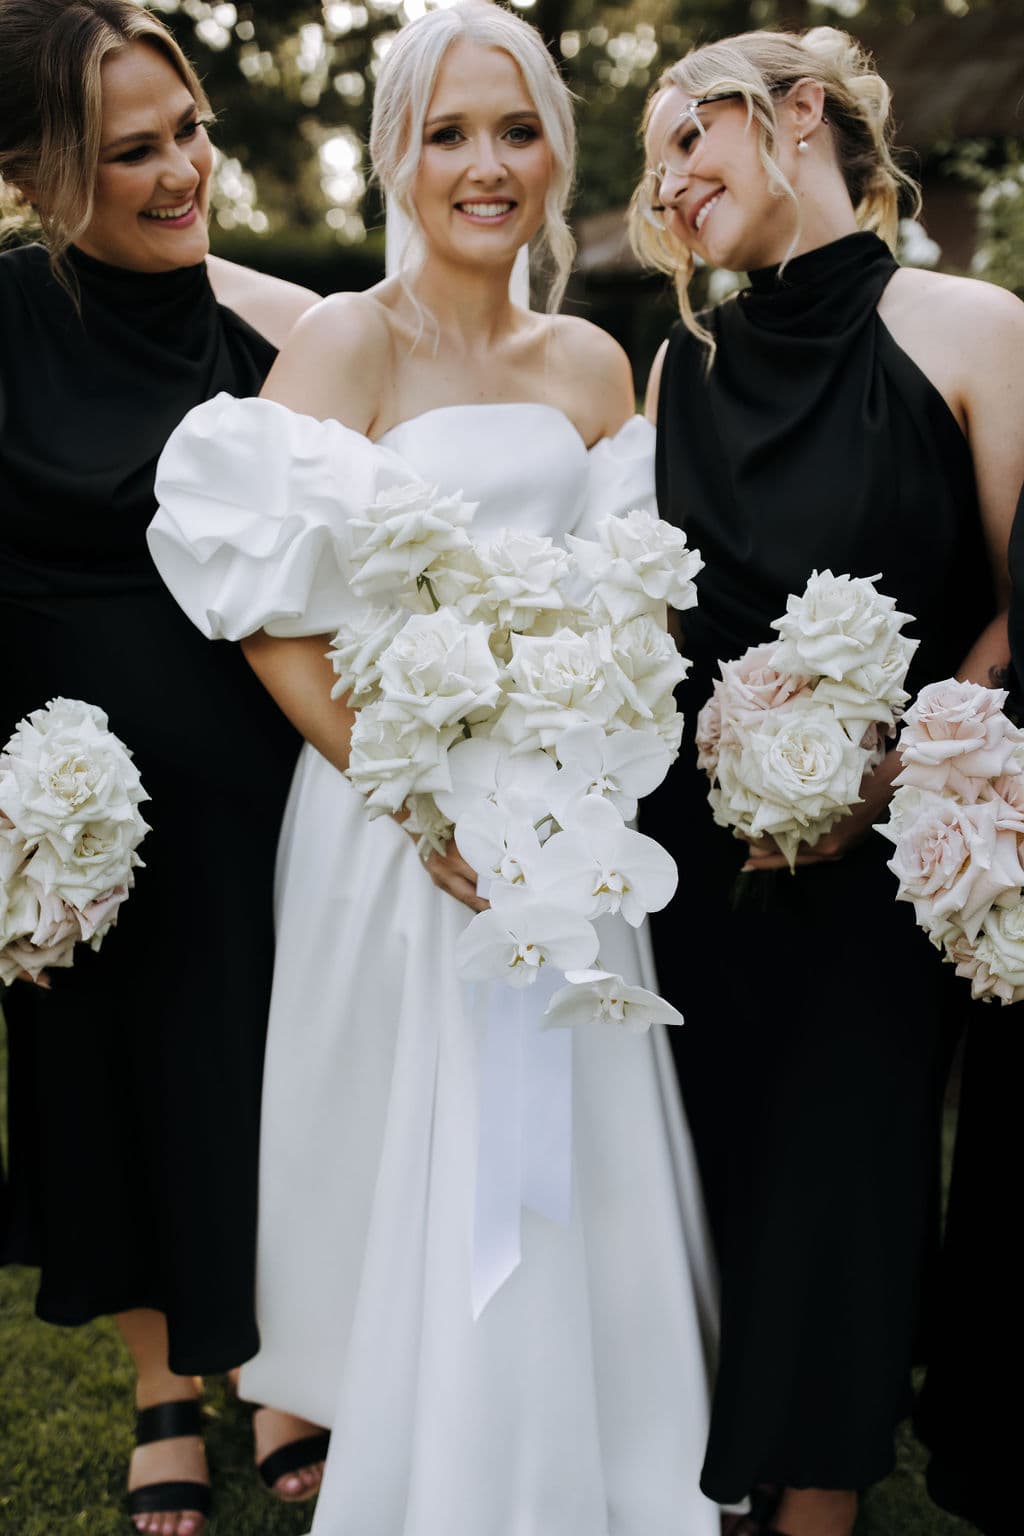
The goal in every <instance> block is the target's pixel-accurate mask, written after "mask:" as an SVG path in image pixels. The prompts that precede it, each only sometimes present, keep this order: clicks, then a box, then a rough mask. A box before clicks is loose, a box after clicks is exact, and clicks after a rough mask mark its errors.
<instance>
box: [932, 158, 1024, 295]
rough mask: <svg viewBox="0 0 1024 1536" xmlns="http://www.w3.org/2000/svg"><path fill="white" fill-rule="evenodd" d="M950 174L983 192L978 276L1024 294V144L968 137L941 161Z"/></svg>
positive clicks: (975, 266) (975, 272) (976, 260)
mask: <svg viewBox="0 0 1024 1536" xmlns="http://www.w3.org/2000/svg"><path fill="white" fill-rule="evenodd" d="M940 163H941V165H942V169H943V171H944V173H945V174H946V175H947V176H955V177H957V178H959V179H960V180H961V181H965V182H967V183H968V185H970V186H972V187H976V188H977V191H978V203H977V207H978V235H977V245H976V249H975V254H974V260H973V261H972V263H971V271H972V273H973V275H974V276H975V277H983V278H985V279H986V280H987V281H988V282H991V283H998V284H1000V286H1001V287H1003V288H1013V289H1016V290H1017V292H1018V293H1021V294H1024V150H1022V147H1021V143H1020V140H1012V139H1011V140H991V139H965V140H962V141H961V142H960V143H959V144H956V145H951V146H948V147H947V148H946V150H945V152H944V154H943V155H942V156H941V157H940Z"/></svg>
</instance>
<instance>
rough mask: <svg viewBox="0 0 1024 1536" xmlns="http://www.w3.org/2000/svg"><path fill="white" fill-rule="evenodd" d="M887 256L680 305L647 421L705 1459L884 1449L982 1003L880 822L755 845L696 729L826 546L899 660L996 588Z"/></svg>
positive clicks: (652, 825) (929, 669)
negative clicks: (703, 1318) (662, 556)
mask: <svg viewBox="0 0 1024 1536" xmlns="http://www.w3.org/2000/svg"><path fill="white" fill-rule="evenodd" d="M895 270H896V267H895V263H894V262H893V260H892V258H891V256H890V255H889V252H888V251H887V249H886V247H885V246H884V245H883V244H882V242H881V241H880V240H878V239H877V238H876V237H875V236H874V235H871V234H867V233H860V234H855V235H850V236H847V237H846V238H844V239H842V240H838V241H836V242H834V243H833V244H831V245H828V246H825V247H823V248H821V249H819V250H816V251H812V252H810V253H808V254H806V255H804V256H800V257H798V258H796V259H795V260H793V261H791V262H790V263H789V264H788V266H787V267H786V269H785V272H784V274H783V276H782V277H781V278H780V277H779V276H778V274H777V270H776V269H774V268H772V269H770V270H765V271H762V272H755V273H753V274H751V279H752V287H751V289H750V290H749V291H748V292H747V293H746V294H744V295H743V296H741V297H740V298H738V299H736V300H733V301H731V302H728V303H726V304H724V305H722V306H721V307H720V308H719V309H718V310H716V311H714V312H713V313H712V315H711V316H710V320H709V324H710V326H711V329H712V330H713V332H714V334H715V336H716V338H717V342H718V353H717V356H716V358H715V361H714V364H713V366H712V368H711V370H710V372H707V371H706V367H705V359H706V355H707V354H706V349H705V348H704V347H703V346H702V345H701V344H700V343H698V342H697V341H696V340H695V339H694V338H693V337H692V336H691V335H690V334H689V333H688V332H687V331H686V330H685V329H683V328H682V327H681V326H677V327H676V328H675V329H674V331H673V333H672V335H671V338H670V341H669V346H668V351H667V355H666V358H665V365H664V373H663V378H662V385H661V397H660V406H659V422H658V449H657V478H658V501H659V507H660V511H661V514H662V516H663V517H665V518H667V519H669V520H670V521H672V522H675V523H679V524H682V525H683V526H685V527H686V529H687V533H688V535H689V539H690V542H691V543H692V544H695V545H697V546H698V547H699V548H700V550H701V552H702V554H703V557H704V560H705V562H706V565H705V569H704V570H703V571H702V572H701V574H700V576H699V577H698V581H697V585H698V592H699V599H700V601H699V606H698V607H697V608H696V609H695V610H693V611H692V612H689V613H687V614H685V615H684V631H685V647H684V649H685V651H686V653H687V655H689V656H690V657H692V658H693V663H694V665H693V669H692V672H691V674H690V677H689V679H688V681H687V683H686V684H685V685H684V688H683V697H682V707H683V709H684V710H685V713H686V718H687V734H686V737H685V738H684V743H683V749H682V754H681V757H680V759H679V762H678V763H677V764H676V766H675V768H674V770H673V772H672V773H671V774H670V776H669V778H668V779H667V780H666V782H665V784H664V785H663V786H662V787H661V789H660V790H659V791H658V793H657V794H656V795H655V796H652V797H651V799H650V800H649V801H647V802H645V805H646V815H645V817H644V825H645V827H646V829H647V831H649V832H653V833H654V834H655V835H656V836H657V837H659V838H660V839H662V840H663V841H664V842H665V843H666V844H667V845H668V846H669V848H670V850H671V851H672V852H673V853H674V854H675V856H676V859H677V862H678V864H679V868H680V875H681V879H680V888H679V893H678V895H677V897H676V899H675V901H674V902H673V904H672V905H671V906H670V908H669V909H668V910H667V911H666V912H664V913H662V914H660V915H659V917H658V918H657V919H656V920H655V923H654V940H655V954H656V960H657V965H658V972H659V978H660V981H661V986H662V990H663V991H664V993H665V995H666V996H667V997H669V998H670V999H671V1000H672V1002H674V1003H675V1004H676V1005H677V1006H678V1007H680V1008H681V1009H682V1011H683V1013H684V1014H685V1016H686V1026H685V1028H683V1029H680V1030H673V1031H671V1034H672V1037H673V1042H672V1043H673V1049H674V1051H675V1055H676V1062H677V1067H678V1071H679V1077H680V1082H681V1085H682V1090H683V1095H684V1098H685V1102H686V1108H687V1113H688V1115H689V1119H690V1125H691V1128H692V1131H693V1136H694V1140H695V1143H696V1148H697V1155H698V1161H699V1164H700V1168H701V1173H702V1176H703V1178H704V1182H705V1188H706V1193H707V1199H708V1206H709V1214H710V1219H711V1224H712V1229H713V1234H714V1238H715V1243H716V1249H717V1252H718V1257H719V1263H720V1271H721V1282H722V1297H721V1299H722V1339H721V1357H720V1368H719V1375H718V1381H717V1386H716V1392H715V1397H714V1403H713V1409H712V1423H711V1435H710V1442H709V1447H708V1453H707V1460H706V1463H705V1468H704V1476H703V1487H704V1489H705V1491H706V1492H707V1493H708V1494H709V1495H710V1496H711V1497H712V1498H715V1499H718V1500H721V1501H723V1502H731V1501H732V1500H735V1499H738V1498H740V1497H741V1496H742V1495H744V1494H746V1493H747V1492H748V1490H749V1489H750V1488H751V1487H752V1486H753V1485H754V1484H756V1483H758V1482H761V1481H770V1482H776V1483H783V1484H786V1485H789V1486H795V1487H819V1488H848V1489H853V1488H861V1487H864V1486H866V1485H867V1484H869V1483H872V1482H874V1481H876V1480H877V1479H879V1478H881V1477H883V1476H884V1475H885V1474H886V1473H887V1472H888V1471H889V1470H890V1468H891V1466H892V1456H893V1451H892V1432H893V1428H894V1426H895V1424H896V1422H897V1421H898V1420H899V1419H900V1417H901V1416H902V1415H903V1414H904V1412H905V1411H906V1410H907V1409H908V1407H909V1366H910V1362H911V1353H912V1347H913V1337H914V1331H915V1323H916V1319H917V1317H918V1312H919V1301H920V1290H921V1281H922V1274H923V1269H924V1265H923V1260H924V1258H925V1256H926V1254H927V1251H928V1247H929V1243H930V1242H932V1241H933V1240H934V1236H935V1231H936V1216H937V1151H938V1132H939V1110H940V1100H941V1086H942V1079H943V1075H944V1071H945V1066H946V1060H947V1052H948V1040H949V1037H950V1035H951V1033H952V1032H953V1031H954V1030H955V1029H956V1028H957V1027H958V1023H957V1021H958V1016H959V1015H960V1014H962V1012H963V1009H964V1008H965V1006H966V1002H965V997H964V991H963V984H962V983H959V982H958V981H957V980H956V978H955V977H954V975H953V971H952V967H948V966H943V965H942V964H941V963H940V962H939V957H938V956H937V954H936V953H935V951H934V950H933V949H932V948H931V946H930V945H929V943H928V940H927V939H926V937H925V936H924V934H923V933H921V932H920V931H918V929H917V928H916V927H915V925H914V920H913V912H912V910H911V908H910V907H909V905H899V906H898V905H897V904H896V903H895V901H894V899H893V898H894V895H895V890H896V886H895V881H894V880H893V879H892V877H891V876H890V875H889V873H888V871H887V870H886V868H885V863H886V858H887V856H888V854H889V852H890V847H889V845H888V844H887V843H885V842H884V841H883V840H882V839H881V838H880V837H879V836H877V835H876V834H869V836H868V837H867V839H866V840H865V841H864V842H863V843H862V844H861V845H860V846H858V847H857V848H855V849H853V850H851V851H850V852H849V853H848V854H847V855H846V856H845V857H844V858H843V859H842V860H841V861H840V862H838V863H836V864H822V865H817V866H808V867H807V868H804V869H801V870H799V871H798V873H797V874H796V876H795V877H794V876H790V875H789V873H788V872H786V871H783V872H782V873H781V874H778V875H771V874H768V875H763V874H762V875H759V876H757V879H756V881H755V882H754V883H753V885H752V886H750V887H749V888H748V899H744V900H741V901H740V903H739V905H737V906H735V907H734V904H733V900H732V897H733V888H734V883H735V879H736V874H737V872H738V870H739V866H740V864H741V863H742V861H743V858H744V853H745V844H742V843H741V842H739V841H738V840H736V839H734V838H733V837H732V836H731V834H730V833H729V832H728V831H727V830H724V829H722V828H720V827H716V826H715V824H714V822H713V821H712V816H711V811H710V809H709V807H708V805H707V781H706V779H705V777H704V775H703V773H701V772H700V771H699V770H698V769H697V767H696V762H695V751H694V743H693V729H694V722H695V719H696V715H697V712H698V710H699V708H700V707H701V705H702V704H703V703H704V702H705V700H706V699H707V697H708V695H709V694H710V692H711V684H712V679H713V678H714V676H715V675H716V671H717V662H718V660H719V658H730V657H735V656H739V655H740V654H741V653H742V652H743V651H744V650H745V649H746V647H747V646H749V645H752V644H754V643H757V642H761V641H765V640H770V639H772V638H773V632H772V631H771V630H770V629H769V623H770V621H771V620H772V619H773V618H775V617H777V616H778V615H779V614H781V613H782V612H783V611H784V609H785V602H786V595H787V593H789V592H799V591H800V590H802V588H803V586H804V584H805V582H806V580H807V577H808V576H809V575H810V573H811V571H812V570H813V569H814V568H815V567H816V568H817V569H819V570H821V569H824V568H826V567H830V568H831V569H832V570H833V571H834V572H836V573H837V574H839V573H841V572H849V573H851V574H853V575H858V576H872V575H874V574H876V573H878V572H880V573H881V578H882V579H881V581H880V583H879V586H880V589H881V590H882V591H883V592H885V593H888V594H891V595H892V596H893V597H895V598H896V599H897V602H898V606H899V607H900V608H901V609H903V610H904V611H908V612H910V613H912V614H915V615H916V616H917V623H916V624H915V625H914V626H912V627H911V628H910V633H912V634H914V635H917V636H918V637H920V640H921V644H920V648H919V650H918V652H917V654H916V656H915V658H914V663H913V668H912V674H911V677H910V680H909V684H908V686H909V687H910V688H911V689H913V690H916V689H917V688H919V687H920V686H921V685H922V684H923V683H924V682H926V681H928V680H930V679H935V678H940V677H945V676H947V675H949V674H950V673H952V672H953V671H955V669H956V667H957V666H958V665H959V663H960V661H961V660H962V658H963V656H964V654H965V653H966V651H967V650H968V648H969V646H970V644H971V642H972V641H973V640H974V638H975V637H976V635H977V634H978V633H979V631H980V630H981V629H982V628H983V627H984V626H985V624H986V623H987V622H988V620H989V618H990V617H991V614H992V612H993V611H994V598H993V592H992V582H991V577H990V574H989V571H988V568H987V564H986V558H985V551H984V546H983V539H982V533H981V527H980V522H979V514H978V506H977V498H976V493H975V486H974V477H973V472H972V464H971V458H970V454H969V451H968V448H967V444H966V442H965V440H964V437H963V435H962V433H961V432H960V430H959V428H958V426H957V423H956V421H955V419H954V417H953V416H952V414H951V412H950V410H949V408H948V407H947V405H946V404H945V402H944V401H943V400H942V398H941V396H940V395H939V394H938V393H937V391H936V390H935V389H934V388H933V387H932V385H931V384H930V383H929V382H928V380H927V379H926V378H925V377H924V375H923V374H922V373H921V372H920V370H919V369H918V368H917V366H916V365H915V364H914V363H913V362H912V361H911V359H910V358H909V357H908V356H907V355H906V353H904V352H903V351H901V349H900V348H899V347H898V346H897V345H896V343H895V341H894V340H893V339H892V337H891V335H890V334H889V332H888V331H887V330H886V328H885V326H884V325H883V324H882V322H881V321H880V320H879V319H878V316H877V314H876V306H877V303H878V300H879V297H880V295H881V293H882V291H883V289H884V287H885V285H886V284H887V282H888V281H889V279H890V277H891V276H892V274H893V272H894V271H895Z"/></svg>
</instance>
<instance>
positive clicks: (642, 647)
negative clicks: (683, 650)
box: [594, 614, 689, 726]
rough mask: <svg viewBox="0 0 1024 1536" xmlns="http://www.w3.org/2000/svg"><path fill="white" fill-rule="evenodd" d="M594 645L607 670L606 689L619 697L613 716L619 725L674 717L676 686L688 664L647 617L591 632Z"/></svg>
mask: <svg viewBox="0 0 1024 1536" xmlns="http://www.w3.org/2000/svg"><path fill="white" fill-rule="evenodd" d="M594 643H595V644H596V645H597V647H598V651H599V654H600V656H601V658H602V660H603V661H604V663H605V665H606V667H607V668H608V681H609V685H610V686H611V687H612V688H613V689H614V690H615V691H616V692H618V693H620V694H621V695H622V701H623V702H622V705H621V706H620V708H619V710H618V712H617V718H618V720H619V722H620V723H621V724H623V725H627V726H637V725H639V724H640V722H641V721H655V720H659V721H660V720H664V719H665V718H666V717H668V716H670V715H674V714H675V713H676V704H675V688H676V684H677V683H680V682H682V680H683V678H684V677H685V676H686V673H687V671H688V669H689V663H688V662H687V661H686V659H685V657H683V656H680V654H679V652H678V650H677V649H676V645H675V642H674V640H673V639H672V636H671V635H669V634H667V633H666V632H665V630H663V629H661V628H660V627H659V625H658V624H657V622H656V621H655V620H654V619H653V618H652V617H651V615H650V614H642V615H641V616H640V617H639V618H635V619H631V620H630V621H629V623H628V624H623V625H621V626H616V627H615V628H602V629H598V630H595V631H594Z"/></svg>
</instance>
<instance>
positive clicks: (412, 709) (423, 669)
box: [380, 608, 501, 730]
mask: <svg viewBox="0 0 1024 1536" xmlns="http://www.w3.org/2000/svg"><path fill="white" fill-rule="evenodd" d="M489 633H490V631H489V629H488V626H487V625H486V624H467V623H466V622H465V620H464V619H462V618H460V617H459V615H458V614H457V613H455V612H454V611H453V610H452V609H450V608H442V609H441V610H440V611H439V612H438V613H422V614H420V613H417V614H413V615H412V616H411V617H410V618H408V619H407V620H406V622H405V625H404V627H403V628H402V630H401V632H400V633H399V634H398V635H396V637H395V638H394V640H392V642H391V644H390V645H389V646H388V648H387V650H386V651H385V652H384V653H383V655H382V656H381V658H380V694H381V719H386V720H401V719H403V718H404V719H409V720H417V721H422V723H423V724H424V725H428V726H430V727H431V729H432V730H440V729H441V728H442V727H444V726H448V725H454V724H455V723H456V722H462V721H466V722H468V723H470V724H472V723H473V721H474V720H478V719H482V718H484V717H485V716H486V715H487V714H488V713H489V712H490V711H491V710H493V709H494V708H495V706H496V705H497V703H498V701H499V699H500V698H501V679H500V673H499V671H498V665H497V662H496V661H495V659H494V657H493V656H492V655H491V652H490V647H489V646H488V643H487V642H488V635H489Z"/></svg>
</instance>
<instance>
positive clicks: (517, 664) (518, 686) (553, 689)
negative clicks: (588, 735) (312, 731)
mask: <svg viewBox="0 0 1024 1536" xmlns="http://www.w3.org/2000/svg"><path fill="white" fill-rule="evenodd" d="M508 671H509V676H510V679H511V684H512V686H511V688H510V689H509V694H508V704H507V706H506V709H505V712H504V714H503V715H502V717H501V720H500V722H499V724H498V726H497V727H496V734H498V735H500V736H501V737H502V739H504V740H506V741H509V742H511V743H512V745H513V747H514V748H515V749H516V750H517V751H521V752H526V751H531V750H534V749H536V748H537V747H551V746H556V745H557V743H558V740H559V738H560V737H561V735H562V733H563V732H564V731H567V730H569V729H570V727H571V726H574V725H589V724H592V723H593V722H595V721H596V722H597V724H599V725H604V724H605V723H606V722H607V721H608V720H610V719H611V717H612V715H614V713H615V711H616V709H618V707H619V705H620V704H621V703H622V693H621V692H620V691H618V690H616V689H615V688H614V687H613V686H612V685H611V684H610V683H609V676H608V673H609V668H608V667H607V666H606V664H605V663H604V662H603V661H602V657H601V654H600V651H599V648H598V645H597V644H596V643H595V640H594V635H593V634H588V635H576V634H573V632H572V630H570V629H559V630H557V631H556V633H555V634H554V635H552V636H550V638H546V637H545V638H541V637H534V636H531V635H513V636H512V659H511V661H510V662H509V666H508Z"/></svg>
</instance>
